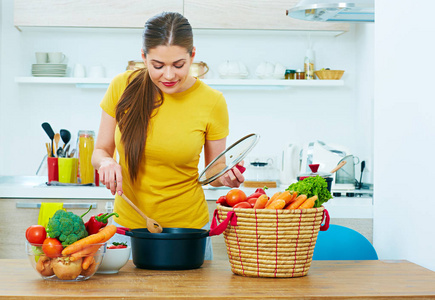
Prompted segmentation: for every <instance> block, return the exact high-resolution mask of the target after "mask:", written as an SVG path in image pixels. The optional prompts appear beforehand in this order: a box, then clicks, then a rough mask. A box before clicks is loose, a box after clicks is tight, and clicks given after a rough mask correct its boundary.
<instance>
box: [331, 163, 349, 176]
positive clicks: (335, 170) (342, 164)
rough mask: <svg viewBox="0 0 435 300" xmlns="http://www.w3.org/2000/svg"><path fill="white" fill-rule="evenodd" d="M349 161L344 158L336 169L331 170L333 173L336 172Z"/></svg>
mask: <svg viewBox="0 0 435 300" xmlns="http://www.w3.org/2000/svg"><path fill="white" fill-rule="evenodd" d="M346 163H347V161H345V160H343V161H341V162H340V163H339V164H338V165H337V166H336V167H335V168H334V169H332V170H331V173H335V172H337V171H338V170H340V169H341V168H342V167H343V166H344V165H345V164H346Z"/></svg>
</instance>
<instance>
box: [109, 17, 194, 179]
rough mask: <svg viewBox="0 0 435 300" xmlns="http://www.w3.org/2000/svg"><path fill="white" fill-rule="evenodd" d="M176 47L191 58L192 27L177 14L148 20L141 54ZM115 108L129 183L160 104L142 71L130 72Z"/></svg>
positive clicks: (157, 91) (134, 176)
mask: <svg viewBox="0 0 435 300" xmlns="http://www.w3.org/2000/svg"><path fill="white" fill-rule="evenodd" d="M162 45H164V46H172V45H174V46H180V47H184V48H186V50H187V51H188V53H189V54H190V55H192V50H193V34H192V27H191V26H190V24H189V22H188V21H187V19H186V18H184V17H183V16H182V15H181V14H179V13H173V12H165V13H162V14H159V15H157V16H154V17H153V18H151V19H149V20H148V21H147V23H146V24H145V29H144V33H143V52H144V54H145V55H147V53H148V52H149V50H150V49H153V48H156V47H157V46H162ZM128 80H129V84H128V86H127V88H126V89H125V91H124V93H123V94H122V96H121V99H120V100H119V102H118V105H117V106H116V122H117V123H118V127H119V130H120V131H121V143H122V144H123V145H124V151H125V161H126V163H127V167H128V172H129V175H130V179H131V180H132V182H135V181H136V179H137V176H138V173H139V165H140V164H141V163H144V159H145V157H144V155H143V154H144V151H145V146H146V140H147V135H148V127H149V122H150V119H151V118H152V117H153V115H154V114H155V112H156V111H157V109H158V108H159V107H160V106H161V105H162V104H163V100H164V99H163V93H162V91H161V90H160V89H159V88H158V87H157V86H156V85H155V84H154V83H153V82H152V81H151V78H150V76H149V74H148V70H147V69H146V68H144V69H140V70H137V71H135V72H133V73H132V74H131V75H130V77H129V79H128Z"/></svg>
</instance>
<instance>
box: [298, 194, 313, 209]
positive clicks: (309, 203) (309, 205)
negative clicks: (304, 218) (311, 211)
mask: <svg viewBox="0 0 435 300" xmlns="http://www.w3.org/2000/svg"><path fill="white" fill-rule="evenodd" d="M316 200H317V195H314V196H313V197H310V198H308V199H307V200H305V201H304V203H302V204H301V205H300V206H299V207H298V208H299V209H304V208H312V207H314V203H315V202H316Z"/></svg>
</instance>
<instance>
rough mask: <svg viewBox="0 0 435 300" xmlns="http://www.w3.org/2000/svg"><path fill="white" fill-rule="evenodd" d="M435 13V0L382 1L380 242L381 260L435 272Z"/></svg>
mask: <svg viewBox="0 0 435 300" xmlns="http://www.w3.org/2000/svg"><path fill="white" fill-rule="evenodd" d="M434 10H435V2H433V1H431V0H425V1H417V2H415V3H412V4H411V3H410V2H409V1H394V5H391V1H377V2H376V23H375V102H374V128H375V133H374V146H375V147H374V155H375V156H374V159H375V170H376V172H375V173H374V184H375V207H374V245H375V247H376V249H377V251H378V254H379V256H380V258H387V259H407V260H410V261H412V262H415V263H417V264H420V265H422V266H424V267H426V268H429V269H431V270H434V271H435V256H434V253H435V234H434V220H435V211H434V209H433V207H434V203H435V202H434V196H433V186H434V180H433V174H432V173H433V171H432V164H431V163H432V156H433V154H434V147H435V101H434V99H435V97H434V92H433V74H432V73H433V72H432V70H433V69H434V67H435V64H434V63H433V59H432V58H433V54H434V53H435V43H434V36H435V20H434V18H433V15H432V13H433V11H434ZM408 71H409V72H408Z"/></svg>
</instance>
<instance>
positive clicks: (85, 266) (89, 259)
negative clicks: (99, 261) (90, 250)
mask: <svg viewBox="0 0 435 300" xmlns="http://www.w3.org/2000/svg"><path fill="white" fill-rule="evenodd" d="M93 262H94V257H93V256H92V255H89V256H86V257H85V258H84V259H83V262H82V269H83V270H87V269H88V268H89V266H90V265H92V263H93Z"/></svg>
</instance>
